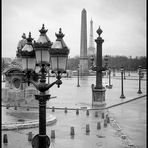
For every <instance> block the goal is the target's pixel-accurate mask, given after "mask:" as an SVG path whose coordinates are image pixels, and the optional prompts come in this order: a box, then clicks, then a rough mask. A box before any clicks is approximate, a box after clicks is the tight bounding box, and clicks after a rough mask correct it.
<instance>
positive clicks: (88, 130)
mask: <svg viewBox="0 0 148 148" xmlns="http://www.w3.org/2000/svg"><path fill="white" fill-rule="evenodd" d="M89 132H90V128H89V124H86V133H89Z"/></svg>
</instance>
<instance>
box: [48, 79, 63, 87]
mask: <svg viewBox="0 0 148 148" xmlns="http://www.w3.org/2000/svg"><path fill="white" fill-rule="evenodd" d="M55 84H57V85H58V87H59V86H60V85H61V84H62V81H61V80H56V81H54V82H53V83H51V84H47V85H46V88H47V89H49V88H51V87H52V86H53V85H55Z"/></svg>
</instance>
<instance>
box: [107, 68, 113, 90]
mask: <svg viewBox="0 0 148 148" xmlns="http://www.w3.org/2000/svg"><path fill="white" fill-rule="evenodd" d="M108 75H109V79H108V80H109V84H108V85H106V87H107V88H109V89H111V88H112V86H113V85H111V68H110V67H109V68H108Z"/></svg>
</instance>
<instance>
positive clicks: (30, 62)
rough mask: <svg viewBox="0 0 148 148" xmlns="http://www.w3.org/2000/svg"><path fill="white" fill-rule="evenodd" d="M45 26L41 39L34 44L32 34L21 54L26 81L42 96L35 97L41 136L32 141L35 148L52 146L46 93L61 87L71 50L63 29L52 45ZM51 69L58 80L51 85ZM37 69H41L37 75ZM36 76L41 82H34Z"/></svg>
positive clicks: (38, 135) (48, 97) (48, 96)
mask: <svg viewBox="0 0 148 148" xmlns="http://www.w3.org/2000/svg"><path fill="white" fill-rule="evenodd" d="M47 31H48V30H45V27H44V25H43V26H42V29H41V30H39V32H40V37H39V39H38V40H37V42H34V44H32V40H33V39H32V38H31V33H29V37H28V38H27V44H26V45H25V46H24V47H23V49H22V52H21V58H22V65H23V69H24V75H25V76H26V79H25V81H26V82H28V84H29V83H31V84H33V85H34V86H35V87H36V89H37V90H39V92H40V94H37V95H35V99H36V100H38V101H39V134H37V135H36V136H35V137H34V138H33V140H32V147H33V148H37V147H38V148H47V147H49V146H50V139H49V137H48V136H47V135H46V101H47V100H49V99H50V94H46V91H47V90H48V89H49V88H51V87H52V86H53V85H55V84H57V86H58V87H59V86H60V85H61V84H62V81H61V80H60V79H61V75H62V73H64V72H65V70H66V62H67V58H68V54H69V49H68V48H67V46H66V44H64V41H63V39H62V38H63V36H64V35H63V33H62V32H61V29H60V31H59V34H56V36H57V40H56V42H55V43H53V44H52V43H51V42H50V40H49V38H48V37H47V35H46V32H47ZM49 67H51V68H52V70H53V73H55V74H56V78H57V80H56V81H54V82H53V83H51V84H47V83H46V77H47V74H48V69H49ZM35 68H38V69H39V68H40V70H39V71H38V73H36V71H35ZM34 76H36V77H37V79H38V81H39V82H36V81H34V79H33V77H34Z"/></svg>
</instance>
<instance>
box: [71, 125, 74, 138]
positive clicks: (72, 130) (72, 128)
mask: <svg viewBox="0 0 148 148" xmlns="http://www.w3.org/2000/svg"><path fill="white" fill-rule="evenodd" d="M70 135H71V136H73V135H75V130H74V127H73V126H72V127H71V129H70Z"/></svg>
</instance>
